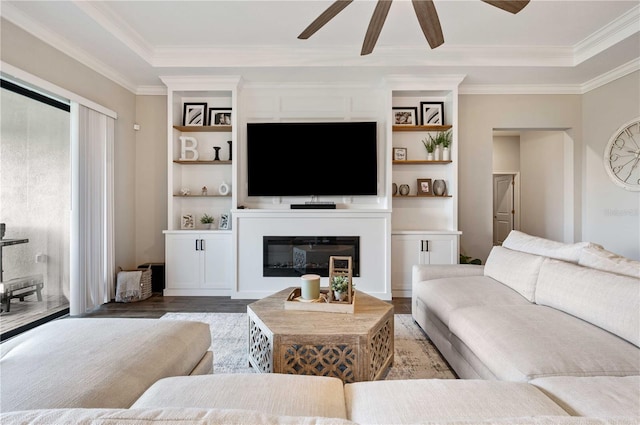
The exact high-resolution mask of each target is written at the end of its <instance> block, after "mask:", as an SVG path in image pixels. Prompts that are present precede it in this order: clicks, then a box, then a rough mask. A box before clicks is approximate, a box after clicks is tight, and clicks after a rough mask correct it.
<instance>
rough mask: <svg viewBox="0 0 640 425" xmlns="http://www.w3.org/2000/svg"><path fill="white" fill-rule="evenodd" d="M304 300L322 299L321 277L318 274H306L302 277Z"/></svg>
mask: <svg viewBox="0 0 640 425" xmlns="http://www.w3.org/2000/svg"><path fill="white" fill-rule="evenodd" d="M300 287H301V290H302V291H301V292H302V294H301V295H302V299H304V300H317V299H318V298H320V276H318V275H317V274H305V275H302V276H301V277H300Z"/></svg>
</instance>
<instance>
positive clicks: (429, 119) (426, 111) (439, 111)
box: [420, 102, 444, 125]
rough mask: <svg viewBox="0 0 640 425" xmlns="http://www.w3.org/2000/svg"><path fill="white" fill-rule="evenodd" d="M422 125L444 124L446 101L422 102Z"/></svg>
mask: <svg viewBox="0 0 640 425" xmlns="http://www.w3.org/2000/svg"><path fill="white" fill-rule="evenodd" d="M420 125H444V102H420Z"/></svg>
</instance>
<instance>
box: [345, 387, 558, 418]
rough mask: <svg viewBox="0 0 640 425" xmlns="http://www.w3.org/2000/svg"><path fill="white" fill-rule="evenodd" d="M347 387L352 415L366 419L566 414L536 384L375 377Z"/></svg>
mask: <svg viewBox="0 0 640 425" xmlns="http://www.w3.org/2000/svg"><path fill="white" fill-rule="evenodd" d="M344 392H345V397H346V402H347V414H348V417H349V419H350V420H352V421H354V422H357V423H362V424H401V423H409V424H415V423H424V422H425V421H442V420H451V419H456V420H471V419H473V420H481V419H487V418H508V417H518V416H533V415H559V416H564V415H567V413H566V412H565V411H564V410H562V409H561V408H560V407H559V406H558V405H556V404H555V403H553V402H552V401H551V400H550V399H549V398H547V397H546V396H545V395H544V394H543V393H542V392H541V391H539V390H538V389H536V388H535V387H533V386H531V385H528V384H523V383H516V382H498V381H483V380H470V379H465V380H462V379H460V380H455V381H452V380H439V379H411V380H404V381H373V382H357V383H352V384H346V385H345V389H344Z"/></svg>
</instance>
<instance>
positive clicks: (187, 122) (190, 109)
mask: <svg viewBox="0 0 640 425" xmlns="http://www.w3.org/2000/svg"><path fill="white" fill-rule="evenodd" d="M206 118H207V104H206V102H198V103H185V104H184V110H183V112H182V125H184V126H198V125H200V126H203V125H207V123H206V121H205V119H206Z"/></svg>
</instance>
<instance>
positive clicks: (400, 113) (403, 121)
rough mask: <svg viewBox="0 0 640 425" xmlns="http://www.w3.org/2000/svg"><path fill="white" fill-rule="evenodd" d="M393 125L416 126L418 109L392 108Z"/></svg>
mask: <svg viewBox="0 0 640 425" xmlns="http://www.w3.org/2000/svg"><path fill="white" fill-rule="evenodd" d="M392 122H393V125H418V108H416V107H408V108H405V107H401V106H394V107H393V121H392Z"/></svg>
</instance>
